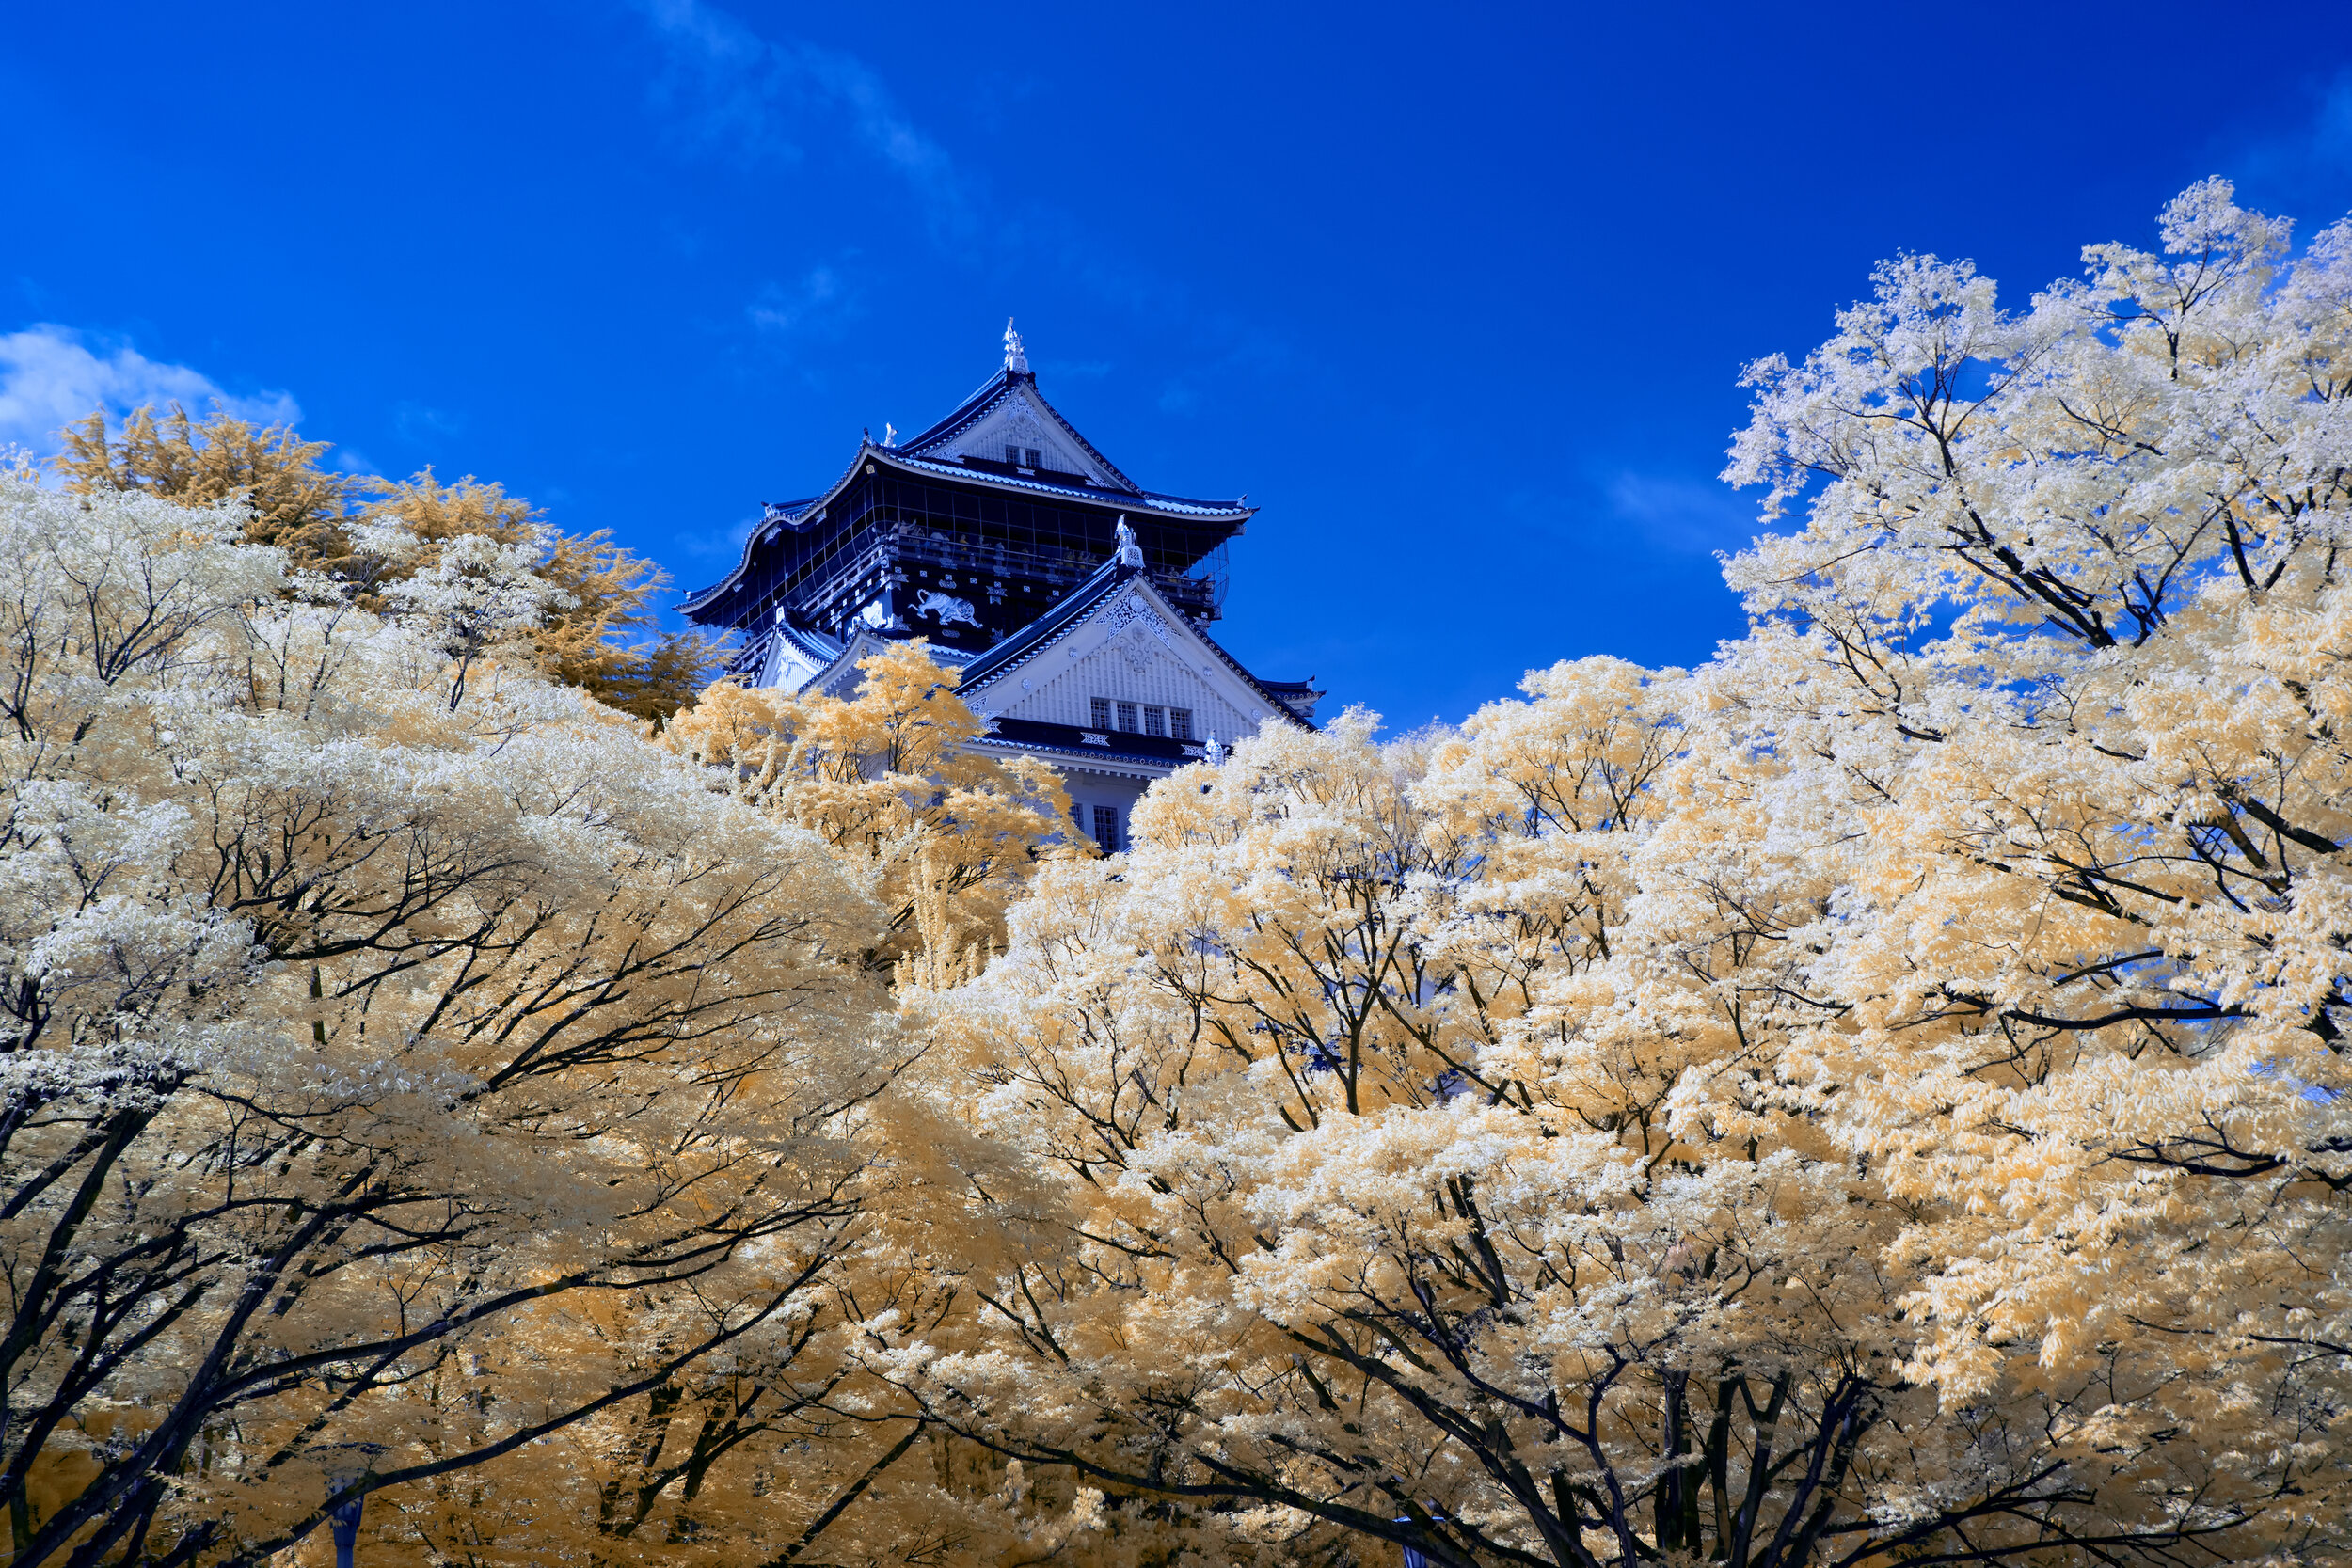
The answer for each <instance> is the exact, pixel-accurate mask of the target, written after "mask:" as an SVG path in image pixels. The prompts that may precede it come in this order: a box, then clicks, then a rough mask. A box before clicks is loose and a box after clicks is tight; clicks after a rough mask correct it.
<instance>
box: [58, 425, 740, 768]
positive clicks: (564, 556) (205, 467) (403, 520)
mask: <svg viewBox="0 0 2352 1568" xmlns="http://www.w3.org/2000/svg"><path fill="white" fill-rule="evenodd" d="M59 434H60V435H61V436H63V438H64V440H65V450H64V451H61V452H60V453H59V454H58V455H57V457H56V459H54V460H53V463H54V467H56V469H57V470H58V471H59V472H60V473H62V474H63V475H64V476H65V481H66V487H67V489H69V490H71V491H73V492H74V493H76V494H88V493H91V492H93V491H103V490H118V491H135V492H139V493H142V494H146V495H151V496H155V497H159V498H161V499H167V500H171V501H176V502H180V503H182V504H185V505H194V506H202V505H208V504H211V503H214V502H217V501H224V500H239V501H242V502H243V503H244V504H245V505H246V507H247V508H248V513H247V516H246V525H245V526H246V540H247V542H248V543H252V544H260V545H270V546H278V547H279V548H282V549H283V550H285V551H286V556H287V563H288V565H289V567H291V568H292V569H293V570H294V571H297V572H301V571H323V572H326V573H327V574H329V575H331V576H333V577H335V578H339V579H342V580H346V581H349V582H352V583H355V584H357V585H358V587H359V588H360V589H361V590H362V591H363V592H362V596H361V602H362V603H363V604H366V605H367V606H368V607H369V608H380V602H379V601H378V600H377V599H375V598H374V597H373V596H372V595H373V594H376V593H379V592H381V591H382V590H384V589H387V588H389V587H390V586H392V585H394V584H396V583H398V582H399V581H401V580H402V579H404V578H406V577H408V576H410V575H413V574H414V573H417V572H430V571H431V570H433V569H434V567H435V566H436V565H437V564H438V562H439V560H440V557H441V552H442V551H443V549H444V548H445V547H449V546H456V545H458V544H459V542H461V541H463V540H466V539H469V538H479V539H484V540H487V541H488V542H489V543H490V544H491V545H494V546H500V547H502V548H506V549H511V550H525V551H528V552H529V553H530V554H531V556H532V560H531V562H529V564H530V566H531V570H532V575H533V576H534V577H537V578H541V579H543V580H544V581H546V582H547V583H548V584H549V585H550V586H551V589H552V592H551V593H550V594H548V596H547V600H546V602H545V603H544V604H543V605H542V606H541V607H540V610H539V614H538V619H537V623H536V625H535V626H533V628H532V636H531V641H532V646H533V648H534V649H535V651H536V654H537V657H539V659H540V661H541V663H542V665H543V667H544V668H545V669H547V670H548V673H551V674H553V675H554V676H555V677H556V678H557V679H559V680H561V681H563V682H564V683H565V684H566V685H569V686H577V687H580V688H582V689H585V690H587V691H590V692H592V693H593V694H595V695H596V698H597V699H598V700H599V701H602V702H604V703H606V704H608V705H611V706H612V707H615V708H617V709H619V710H620V711H621V712H623V713H628V714H631V715H633V716H635V717H637V718H639V719H642V720H645V721H650V722H652V723H653V724H655V725H656V726H657V727H659V726H660V724H661V723H662V722H663V721H666V720H667V719H668V718H669V716H670V715H671V714H672V713H675V711H676V710H677V709H678V708H679V707H680V706H681V705H684V704H685V703H686V702H688V701H690V700H691V698H692V696H693V694H694V692H695V691H696V690H697V689H699V688H700V687H701V686H702V684H703V682H704V681H705V680H707V678H708V677H709V675H710V673H711V672H712V671H713V670H714V669H715V668H716V667H717V664H718V662H719V656H718V653H717V651H716V649H715V648H714V647H713V645H712V644H711V643H710V642H709V641H707V640H706V639H704V638H703V637H702V636H701V635H700V634H699V633H695V632H671V633H660V634H658V635H656V636H654V637H653V638H652V640H651V641H644V640H642V638H643V634H644V633H646V632H649V631H652V630H654V627H655V619H656V618H655V615H654V612H653V608H652V607H653V603H654V599H655V597H656V596H657V595H658V594H660V591H661V590H662V589H664V588H666V587H667V586H668V585H669V578H668V577H667V576H666V575H665V574H664V573H663V572H662V571H661V569H660V567H658V566H656V565H655V564H654V563H653V562H650V561H646V560H644V558H642V557H640V556H637V555H634V554H632V553H630V552H629V551H628V550H625V549H623V548H621V547H620V546H617V545H615V544H613V543H612V535H611V533H610V532H609V531H598V532H596V533H592V534H587V535H571V534H565V533H561V532H558V531H555V530H554V529H551V528H549V527H548V526H547V524H546V523H545V521H544V519H543V518H542V516H541V515H540V514H539V513H538V512H537V511H535V510H534V509H533V508H532V505H531V503H530V502H528V501H526V500H524V499H521V498H520V497H516V496H509V495H507V494H506V492H505V490H504V489H503V487H501V486H500V485H497V484H485V483H480V482H478V481H476V480H475V479H474V478H473V477H472V476H471V475H468V476H466V477H465V478H463V479H461V480H459V481H458V482H457V483H454V484H444V483H441V482H440V481H439V480H437V479H436V478H435V477H434V475H433V470H432V469H431V468H429V467H428V468H425V469H423V470H422V471H421V472H419V473H417V474H415V475H414V476H412V477H411V478H409V479H407V480H405V481H400V482H394V481H390V480H385V479H379V478H375V477H373V476H372V475H369V476H353V475H346V474H338V473H330V472H327V471H326V470H324V469H322V468H320V467H319V466H318V460H319V459H320V458H322V457H324V456H325V455H326V452H327V451H328V450H329V444H328V443H327V442H325V441H306V440H304V439H302V438H301V437H300V436H297V435H296V434H295V433H294V431H293V430H292V429H291V428H289V427H287V426H283V425H272V426H270V427H268V428H266V429H257V428H256V427H255V426H253V425H252V424H250V423H248V422H246V420H239V419H237V418H235V417H234V416H232V415H230V414H229V413H227V412H225V411H222V410H219V409H215V411H214V413H213V416H212V417H211V418H210V419H208V420H202V421H201V422H199V421H197V420H194V419H192V418H190V416H189V414H188V411H187V410H186V409H184V408H183V407H181V406H180V405H179V404H173V405H172V409H171V415H170V417H169V418H168V419H167V420H164V421H162V422H160V423H159V422H158V421H157V420H156V419H155V417H154V414H153V411H152V410H151V409H147V408H140V409H136V410H135V411H133V413H132V414H131V415H130V417H129V418H128V419H126V420H124V421H123V430H122V435H121V437H120V439H119V441H114V440H110V439H109V438H108V435H107V429H106V417H105V415H104V414H103V412H101V413H95V414H92V415H91V416H90V417H89V418H88V419H87V420H83V421H82V422H81V423H80V424H78V425H75V426H72V427H69V428H68V429H66V430H64V431H62V432H60V433H59ZM387 525H390V526H391V527H392V528H393V529H394V530H395V531H396V537H397V539H398V540H399V541H400V546H399V547H398V548H397V549H395V550H393V551H391V552H390V553H389V556H388V555H387V554H385V553H382V552H377V551H372V550H369V549H367V548H365V547H363V546H364V540H365V539H366V538H367V537H369V536H371V535H372V534H373V533H374V532H376V531H380V530H382V529H383V528H384V527H386V526H387ZM469 547H475V546H469ZM632 639H637V640H636V641H632Z"/></svg>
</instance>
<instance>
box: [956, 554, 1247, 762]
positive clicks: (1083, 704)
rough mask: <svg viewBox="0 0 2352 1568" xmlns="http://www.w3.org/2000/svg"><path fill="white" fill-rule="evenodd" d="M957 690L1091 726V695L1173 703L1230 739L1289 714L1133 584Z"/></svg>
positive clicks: (1019, 712)
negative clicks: (1048, 640) (1047, 640)
mask: <svg viewBox="0 0 2352 1568" xmlns="http://www.w3.org/2000/svg"><path fill="white" fill-rule="evenodd" d="M959 695H961V697H962V698H963V699H964V701H965V702H966V703H968V704H969V705H971V706H972V708H973V709H974V710H975V711H986V712H990V713H994V714H998V715H1001V716H1003V717H1005V718H1008V719H1030V720H1037V721H1041V722H1045V723H1051V724H1072V725H1075V726H1077V727H1078V728H1080V729H1093V728H1095V727H1096V721H1095V716H1094V700H1095V699H1097V698H1101V699H1104V700H1105V701H1108V702H1111V703H1135V704H1137V705H1152V706H1154V707H1160V708H1183V709H1185V710H1187V711H1189V712H1190V713H1191V715H1192V722H1191V729H1192V736H1191V737H1192V738H1193V739H1195V740H1201V739H1205V738H1206V737H1208V736H1211V735H1215V736H1216V737H1217V738H1218V739H1220V740H1225V741H1233V740H1239V739H1241V738H1242V737H1243V736H1248V735H1253V734H1255V733H1256V732H1257V729H1258V726H1259V725H1260V724H1262V723H1263V722H1265V721H1267V720H1269V719H1281V720H1288V719H1289V718H1290V717H1291V716H1290V715H1289V714H1287V713H1278V711H1277V710H1276V708H1275V707H1274V705H1272V704H1270V703H1268V702H1267V701H1266V700H1265V699H1264V698H1263V697H1261V696H1260V695H1259V694H1258V693H1257V692H1255V691H1253V690H1252V689H1250V688H1249V687H1248V684H1247V683H1246V682H1244V681H1242V680H1241V679H1240V678H1239V677H1237V676H1236V675H1235V674H1234V673H1233V672H1232V668H1231V667H1230V666H1229V665H1228V664H1227V663H1226V662H1225V661H1224V659H1223V658H1221V657H1219V656H1218V654H1217V652H1216V649H1215V648H1213V647H1211V646H1210V645H1209V644H1208V643H1207V642H1206V641H1204V640H1203V639H1202V638H1200V636H1199V635H1198V634H1197V633H1195V632H1194V631H1192V630H1191V628H1190V627H1188V626H1185V625H1184V623H1183V621H1182V619H1181V618H1180V617H1171V616H1169V615H1168V614H1167V613H1166V612H1165V611H1163V610H1161V609H1160V608H1159V607H1158V606H1157V605H1156V604H1154V603H1153V602H1152V600H1151V599H1148V598H1146V597H1145V596H1144V594H1142V593H1141V592H1139V591H1138V590H1137V589H1136V587H1134V586H1130V588H1129V589H1128V591H1127V592H1126V593H1125V594H1122V595H1121V596H1120V597H1119V598H1117V599H1115V600H1113V601H1112V602H1111V603H1110V604H1109V605H1107V606H1106V607H1104V609H1103V610H1099V611H1097V612H1096V613H1094V614H1092V615H1089V616H1088V617H1087V618H1086V619H1085V620H1084V621H1082V622H1080V623H1079V624H1078V625H1077V626H1073V627H1072V628H1071V629H1070V630H1069V631H1068V632H1066V633H1064V634H1063V635H1062V636H1061V637H1059V638H1057V639H1056V641H1054V643H1052V644H1051V645H1049V646H1047V647H1046V648H1044V649H1041V651H1039V653H1037V654H1036V655H1035V656H1034V657H1029V658H1025V659H1024V660H1022V662H1021V663H1020V664H1018V665H1016V666H1015V667H1013V668H1011V669H1009V670H1007V671H1006V672H1005V673H1003V674H1001V675H998V676H996V677H994V678H993V679H990V680H987V681H984V682H982V683H981V684H979V685H977V686H974V687H972V688H969V689H965V690H963V691H961V692H960V693H959Z"/></svg>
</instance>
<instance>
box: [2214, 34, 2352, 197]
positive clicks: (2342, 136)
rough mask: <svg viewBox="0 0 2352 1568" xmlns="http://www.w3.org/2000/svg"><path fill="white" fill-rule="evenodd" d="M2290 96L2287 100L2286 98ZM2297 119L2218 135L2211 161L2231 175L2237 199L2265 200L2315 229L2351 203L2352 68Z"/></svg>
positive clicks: (2323, 89)
mask: <svg viewBox="0 0 2352 1568" xmlns="http://www.w3.org/2000/svg"><path fill="white" fill-rule="evenodd" d="M2290 101H2291V100H2290ZM2304 102H2305V105H2306V107H2305V109H2304V112H2303V113H2302V115H2301V116H2300V117H2299V119H2297V120H2296V123H2294V124H2292V125H2289V126H2287V127H2286V128H2284V129H2277V128H2272V129H2267V130H2265V131H2261V132H2257V133H2250V134H2249V133H2245V132H2241V133H2239V134H2237V135H2229V136H2224V137H2222V138H2221V139H2219V140H2217V142H2216V143H2215V144H2214V146H2213V149H2212V151H2211V156H2212V158H2213V163H2214V166H2215V167H2216V168H2217V169H2218V170H2219V171H2220V172H2222V173H2224V174H2227V175H2229V176H2230V177H2231V178H2232V179H2233V180H2234V181H2235V182H2237V184H2238V186H2239V189H2240V192H2241V195H2240V198H2239V199H2241V200H2250V201H2252V202H2254V203H2256V204H2268V205H2270V206H2272V207H2275V208H2279V209H2280V210H2281V213H2282V215H2287V216H2293V217H2296V218H2299V219H2301V220H2302V222H2301V223H2300V224H2298V225H2297V228H2298V230H2300V229H2301V228H2303V227H2305V226H2308V227H2311V228H2314V229H2315V228H2318V227H2320V226H2322V225H2324V224H2328V223H2332V222H2334V221H2335V220H2336V219H2337V218H2339V217H2342V216H2343V215H2344V209H2345V208H2346V207H2347V206H2352V200H2347V193H2352V71H2344V72H2340V73H2339V74H2337V75H2336V76H2335V77H2334V78H2333V79H2332V80H2330V81H2329V82H2328V84H2327V85H2326V86H2325V87H2317V88H2315V89H2313V90H2312V93H2311V96H2310V97H2308V98H2306V99H2305V101H2304Z"/></svg>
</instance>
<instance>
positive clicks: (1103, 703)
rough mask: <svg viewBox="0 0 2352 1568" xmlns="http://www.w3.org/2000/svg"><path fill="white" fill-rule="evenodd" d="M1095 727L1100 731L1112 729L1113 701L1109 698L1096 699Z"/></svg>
mask: <svg viewBox="0 0 2352 1568" xmlns="http://www.w3.org/2000/svg"><path fill="white" fill-rule="evenodd" d="M1094 727H1095V728H1096V729H1098V730H1107V729H1109V728H1110V727H1111V700H1110V699H1109V698H1108V697H1097V698H1095V699H1094Z"/></svg>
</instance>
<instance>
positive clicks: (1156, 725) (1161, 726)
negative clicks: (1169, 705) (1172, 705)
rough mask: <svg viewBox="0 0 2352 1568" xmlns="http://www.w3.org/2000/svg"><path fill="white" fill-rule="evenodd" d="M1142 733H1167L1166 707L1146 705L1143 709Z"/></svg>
mask: <svg viewBox="0 0 2352 1568" xmlns="http://www.w3.org/2000/svg"><path fill="white" fill-rule="evenodd" d="M1143 733H1144V734H1146V735H1166V734H1167V733H1168V709H1166V708H1164V707H1152V706H1150V705H1146V706H1145V707H1144V710H1143Z"/></svg>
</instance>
